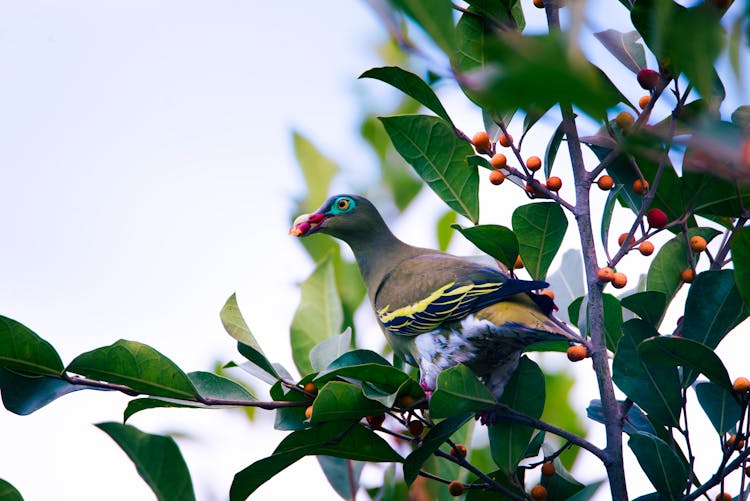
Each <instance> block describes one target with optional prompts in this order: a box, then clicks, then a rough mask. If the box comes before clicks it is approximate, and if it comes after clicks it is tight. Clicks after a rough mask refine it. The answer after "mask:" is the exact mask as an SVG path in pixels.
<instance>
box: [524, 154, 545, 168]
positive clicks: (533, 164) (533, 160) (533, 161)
mask: <svg viewBox="0 0 750 501" xmlns="http://www.w3.org/2000/svg"><path fill="white" fill-rule="evenodd" d="M526 167H528V169H529V170H530V171H532V172H535V171H538V170H539V169H541V168H542V159H541V158H539V157H538V156H536V155H533V156H530V157H529V158H527V159H526Z"/></svg>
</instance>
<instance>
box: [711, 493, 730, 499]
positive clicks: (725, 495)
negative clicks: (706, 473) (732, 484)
mask: <svg viewBox="0 0 750 501" xmlns="http://www.w3.org/2000/svg"><path fill="white" fill-rule="evenodd" d="M714 499H715V500H716V501H732V499H733V498H732V495H731V494H729V493H728V492H720V493H718V494H717V495H716V497H715V498H714Z"/></svg>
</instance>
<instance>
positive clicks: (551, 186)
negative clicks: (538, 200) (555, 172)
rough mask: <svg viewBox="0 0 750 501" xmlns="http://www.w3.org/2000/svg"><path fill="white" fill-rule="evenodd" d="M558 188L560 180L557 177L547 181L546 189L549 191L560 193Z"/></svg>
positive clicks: (560, 186) (560, 185) (560, 183)
mask: <svg viewBox="0 0 750 501" xmlns="http://www.w3.org/2000/svg"><path fill="white" fill-rule="evenodd" d="M560 188H562V179H560V178H559V177H557V176H552V177H551V178H549V179H547V189H548V190H549V191H560Z"/></svg>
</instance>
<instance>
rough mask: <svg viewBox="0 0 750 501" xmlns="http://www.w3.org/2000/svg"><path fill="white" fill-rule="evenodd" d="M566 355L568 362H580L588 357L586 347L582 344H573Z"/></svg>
mask: <svg viewBox="0 0 750 501" xmlns="http://www.w3.org/2000/svg"><path fill="white" fill-rule="evenodd" d="M566 354H567V355H568V360H570V361H571V362H580V361H581V360H583V359H584V358H586V357H588V356H589V350H587V349H586V347H585V346H583V345H582V344H574V345H573V346H571V347H570V348H568V351H567V353H566Z"/></svg>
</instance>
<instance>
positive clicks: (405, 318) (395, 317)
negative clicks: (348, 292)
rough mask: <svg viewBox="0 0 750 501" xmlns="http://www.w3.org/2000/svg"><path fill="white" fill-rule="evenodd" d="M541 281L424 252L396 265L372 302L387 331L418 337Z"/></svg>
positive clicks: (542, 284) (543, 283)
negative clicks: (511, 276) (510, 275)
mask: <svg viewBox="0 0 750 501" xmlns="http://www.w3.org/2000/svg"><path fill="white" fill-rule="evenodd" d="M546 285H547V284H546V283H545V282H538V281H527V280H515V279H512V278H509V277H507V276H505V275H504V274H502V273H501V272H500V271H499V270H496V269H493V268H489V267H486V266H482V265H479V264H477V263H475V262H473V261H469V260H466V259H463V258H459V257H455V256H450V255H447V254H438V253H435V254H423V255H419V256H416V257H411V258H408V259H406V260H404V261H402V262H401V263H398V264H397V265H396V266H395V267H394V268H393V270H391V272H390V273H388V274H387V275H386V276H385V278H384V279H383V281H382V282H381V283H380V285H379V287H378V289H377V291H376V293H375V296H374V298H373V302H374V306H375V311H376V313H377V316H378V320H379V321H380V323H381V325H382V326H383V327H384V328H385V329H386V330H387V331H389V332H391V333H393V334H400V335H417V334H421V333H424V332H430V331H432V330H434V329H435V328H437V327H438V326H439V325H441V324H443V323H446V322H453V321H458V320H461V319H463V318H464V317H466V316H467V315H468V314H469V313H472V312H475V311H478V310H480V309H482V308H484V307H486V306H489V305H491V304H494V303H497V302H499V301H502V300H504V299H506V298H508V297H510V296H513V295H515V294H519V293H523V292H529V291H532V290H535V289H540V288H543V287H545V286H546Z"/></svg>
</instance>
